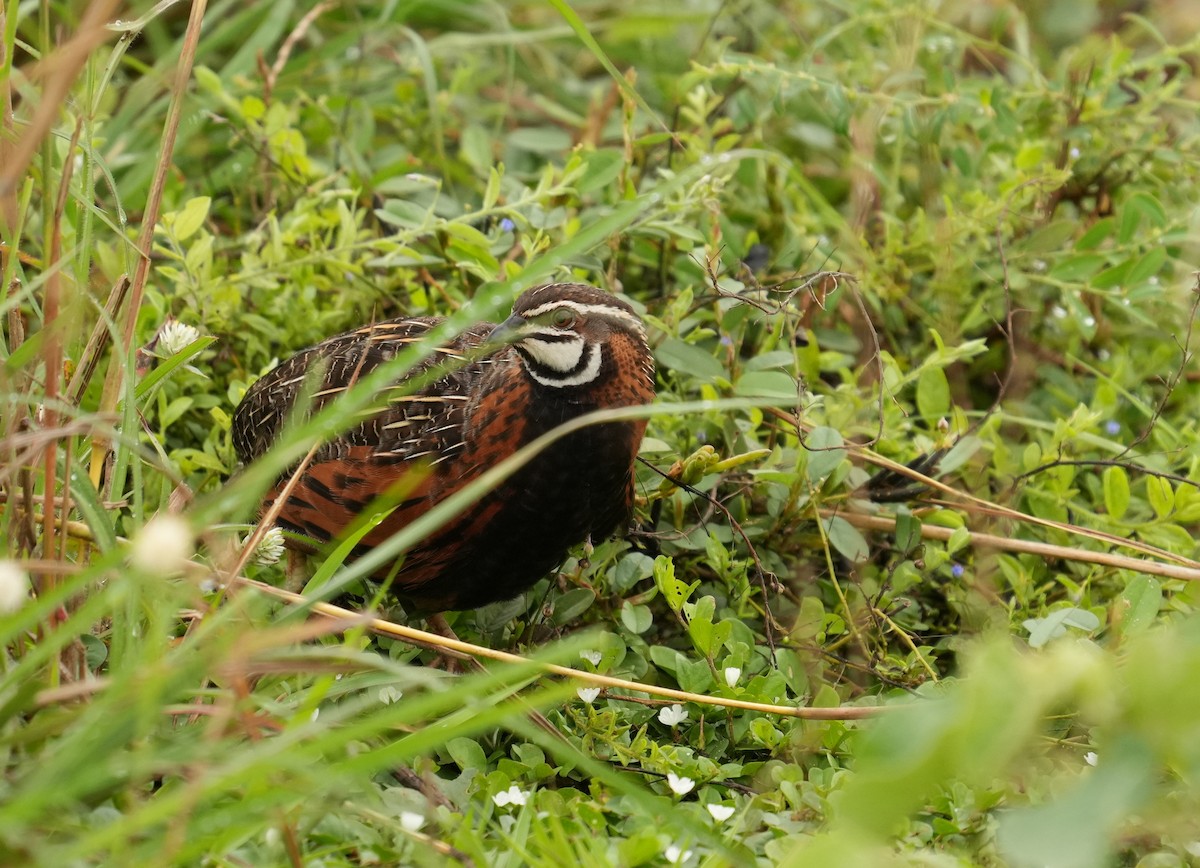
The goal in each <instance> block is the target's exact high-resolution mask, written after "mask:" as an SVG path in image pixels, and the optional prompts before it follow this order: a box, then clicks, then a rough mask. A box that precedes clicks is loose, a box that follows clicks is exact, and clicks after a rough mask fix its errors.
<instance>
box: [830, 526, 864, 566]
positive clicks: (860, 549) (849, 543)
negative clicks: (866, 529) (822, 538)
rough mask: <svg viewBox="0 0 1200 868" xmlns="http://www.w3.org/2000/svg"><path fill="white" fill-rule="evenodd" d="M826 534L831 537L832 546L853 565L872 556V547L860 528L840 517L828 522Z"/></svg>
mask: <svg viewBox="0 0 1200 868" xmlns="http://www.w3.org/2000/svg"><path fill="white" fill-rule="evenodd" d="M825 532H826V533H827V534H828V535H829V543H830V545H832V546H833V547H834V548H835V549H837V551H838V553H839V554H840V555H841V556H842V557H844V558H846V560H848V561H850V562H851V563H856V564H858V563H862V562H863V561H865V560H866V559H867V558H868V557H869V556H870V554H871V547H870V546H868V545H867V541H866V539H864V538H863V535H862V534H861V533H859V531H858V528H856V527H855V526H854V525H852V524H850V522H848V521H846V519H844V518H842V517H841V516H840V515H835V516H833V517H831V518H830V519H829V520H828V521H827V522H826V524H825Z"/></svg>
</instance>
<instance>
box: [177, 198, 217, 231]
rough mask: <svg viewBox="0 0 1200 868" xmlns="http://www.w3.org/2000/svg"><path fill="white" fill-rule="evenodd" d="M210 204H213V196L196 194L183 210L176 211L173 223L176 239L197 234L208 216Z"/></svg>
mask: <svg viewBox="0 0 1200 868" xmlns="http://www.w3.org/2000/svg"><path fill="white" fill-rule="evenodd" d="M210 205H212V197H210V196H196V197H195V198H193V199H189V200H188V202H187V204H186V205H184V206H183V209H182V210H180V211H176V212H175V219H174V222H172V224H171V234H172V235H174V236H175V240H176V241H186V240H187V239H188V238H191V237H192V236H193V235H195V234H196V232H197V230H199V229H200V227H201V226H203V225H204V220H205V219H206V218H207V217H208V208H209V206H210Z"/></svg>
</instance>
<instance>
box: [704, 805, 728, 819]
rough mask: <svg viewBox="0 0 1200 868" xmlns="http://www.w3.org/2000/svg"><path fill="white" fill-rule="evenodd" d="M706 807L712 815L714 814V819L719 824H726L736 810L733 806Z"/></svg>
mask: <svg viewBox="0 0 1200 868" xmlns="http://www.w3.org/2000/svg"><path fill="white" fill-rule="evenodd" d="M704 807H706V808H708V812H709V813H710V814H712V817H713V819H714V820H716V821H717V822H718V823H724V822H725V821H726V820H728V819H729V818H730V817H732V816H733V810H734V809H733V806H732V805H717V804H712V805H705V806H704Z"/></svg>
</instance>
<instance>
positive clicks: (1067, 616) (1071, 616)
mask: <svg viewBox="0 0 1200 868" xmlns="http://www.w3.org/2000/svg"><path fill="white" fill-rule="evenodd" d="M1023 626H1024V627H1025V629H1026V630H1028V631H1029V645H1030V647H1031V648H1041V647H1042V646H1043V645H1045V644H1046V643H1047V642H1049V641H1050V640H1051V639H1057V638H1058V637H1059V636H1064V635H1066V633H1067V628H1068V627H1075V628H1077V629H1080V630H1084V631H1086V632H1089V633H1090V632H1092V631H1093V630H1097V629H1099V627H1100V619H1099V618H1097V617H1096V616H1095V615H1093V614H1092V613H1091V612H1089V611H1087V609H1075V608H1065V609H1055V610H1054V611H1053V612H1051V613H1050V614H1048V615H1046V617H1044V618H1030V619H1029V620H1027V621H1024V622H1023Z"/></svg>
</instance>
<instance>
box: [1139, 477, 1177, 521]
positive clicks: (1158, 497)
mask: <svg viewBox="0 0 1200 868" xmlns="http://www.w3.org/2000/svg"><path fill="white" fill-rule="evenodd" d="M1146 499H1147V500H1149V501H1150V507H1151V508H1152V509H1153V510H1154V514H1155V515H1156V516H1158V517H1159V518H1166V517H1167V516H1168V515H1170V514H1171V510H1173V509H1174V508H1175V489H1173V488H1172V487H1171V483H1170V482H1169V481H1167V480H1166V479H1163V478H1162V477H1161V476H1147V477H1146Z"/></svg>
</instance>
